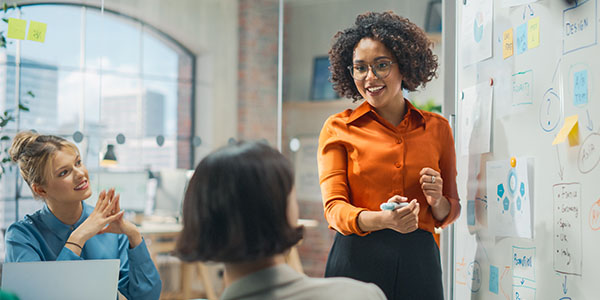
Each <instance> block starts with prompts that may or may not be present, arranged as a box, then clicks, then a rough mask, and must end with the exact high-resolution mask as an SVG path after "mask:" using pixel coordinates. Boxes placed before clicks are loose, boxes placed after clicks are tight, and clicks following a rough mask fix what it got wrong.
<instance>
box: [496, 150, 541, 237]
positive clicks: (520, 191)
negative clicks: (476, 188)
mask: <svg viewBox="0 0 600 300" xmlns="http://www.w3.org/2000/svg"><path fill="white" fill-rule="evenodd" d="M486 171H487V172H486V174H487V194H488V224H489V229H490V233H491V234H493V235H495V236H514V237H523V238H531V232H532V230H531V199H530V193H529V180H528V171H527V159H526V158H523V157H521V158H513V159H511V160H502V161H490V162H488V163H487V166H486ZM492 195H493V196H492Z"/></svg>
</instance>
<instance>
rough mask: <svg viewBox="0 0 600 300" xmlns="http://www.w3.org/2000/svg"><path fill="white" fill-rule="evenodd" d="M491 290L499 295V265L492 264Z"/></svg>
mask: <svg viewBox="0 0 600 300" xmlns="http://www.w3.org/2000/svg"><path fill="white" fill-rule="evenodd" d="M490 292H492V293H494V294H496V295H498V267H496V266H494V265H490Z"/></svg>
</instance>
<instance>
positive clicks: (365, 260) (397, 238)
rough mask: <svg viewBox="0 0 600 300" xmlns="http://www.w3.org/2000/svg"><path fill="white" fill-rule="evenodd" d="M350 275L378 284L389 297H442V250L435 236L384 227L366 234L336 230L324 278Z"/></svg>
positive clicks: (419, 230)
mask: <svg viewBox="0 0 600 300" xmlns="http://www.w3.org/2000/svg"><path fill="white" fill-rule="evenodd" d="M340 276H341V277H350V278H354V279H357V280H360V281H364V282H372V283H375V284H376V285H378V286H379V287H380V288H381V289H382V290H383V292H384V293H385V295H386V296H387V298H388V299H402V300H408V299H415V300H422V299H427V300H438V299H439V300H443V299H444V294H443V293H444V291H443V287H442V266H441V262H440V250H439V248H438V246H437V244H436V243H435V239H434V238H433V235H432V234H431V233H430V232H428V231H424V230H421V229H417V230H416V231H414V232H412V233H409V234H402V233H399V232H396V231H394V230H390V229H385V230H380V231H375V232H372V233H370V234H368V235H367V236H358V235H355V234H351V235H348V236H344V235H342V234H340V233H337V234H336V236H335V240H334V242H333V246H332V247H331V251H330V252H329V258H328V259H327V267H326V269H325V277H340Z"/></svg>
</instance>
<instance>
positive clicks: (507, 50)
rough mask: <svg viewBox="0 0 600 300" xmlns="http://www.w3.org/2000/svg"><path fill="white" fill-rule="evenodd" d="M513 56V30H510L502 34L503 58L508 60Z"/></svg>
mask: <svg viewBox="0 0 600 300" xmlns="http://www.w3.org/2000/svg"><path fill="white" fill-rule="evenodd" d="M512 55H513V29H512V28H510V29H508V30H506V31H504V33H503V34H502V57H503V58H504V59H507V58H509V57H511V56H512Z"/></svg>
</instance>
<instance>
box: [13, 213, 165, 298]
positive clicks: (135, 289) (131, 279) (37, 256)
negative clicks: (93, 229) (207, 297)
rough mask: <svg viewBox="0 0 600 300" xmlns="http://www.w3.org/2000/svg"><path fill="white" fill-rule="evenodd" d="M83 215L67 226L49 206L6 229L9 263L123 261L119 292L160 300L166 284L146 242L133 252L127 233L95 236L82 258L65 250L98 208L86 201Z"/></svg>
mask: <svg viewBox="0 0 600 300" xmlns="http://www.w3.org/2000/svg"><path fill="white" fill-rule="evenodd" d="M82 205H83V213H82V214H81V217H80V218H79V220H78V221H77V223H75V224H74V225H66V224H64V223H62V222H61V221H60V220H59V219H58V218H56V217H55V216H54V214H52V212H51V211H50V209H49V208H48V206H47V205H44V207H43V208H42V209H40V210H38V211H36V212H35V213H33V214H31V215H26V216H25V218H24V219H23V220H21V221H18V222H15V223H13V224H12V225H10V226H9V227H8V229H7V230H6V249H5V250H6V257H5V261H6V262H27V261H54V260H85V259H119V260H120V261H121V263H120V267H119V291H120V292H121V294H123V296H125V297H126V298H127V299H129V300H136V299H158V298H159V296H160V291H161V288H162V282H161V280H160V276H159V274H158V270H156V266H155V265H154V263H153V262H152V259H151V258H150V254H149V253H148V248H147V247H146V243H145V241H142V243H140V244H139V245H138V246H137V247H135V248H133V249H130V248H129V240H128V239H127V236H126V235H124V234H114V233H105V234H100V235H96V236H94V237H92V238H91V239H89V240H88V241H87V242H86V243H85V245H84V246H83V250H82V252H81V256H79V255H77V254H75V253H73V251H71V250H70V249H69V248H67V247H65V242H66V241H67V239H68V238H69V236H70V235H71V233H72V232H73V231H74V230H75V229H77V227H78V226H79V225H81V223H83V221H85V219H87V217H88V216H89V215H90V214H91V213H92V211H93V210H94V208H93V207H92V206H90V205H87V204H85V203H83V202H82Z"/></svg>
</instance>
